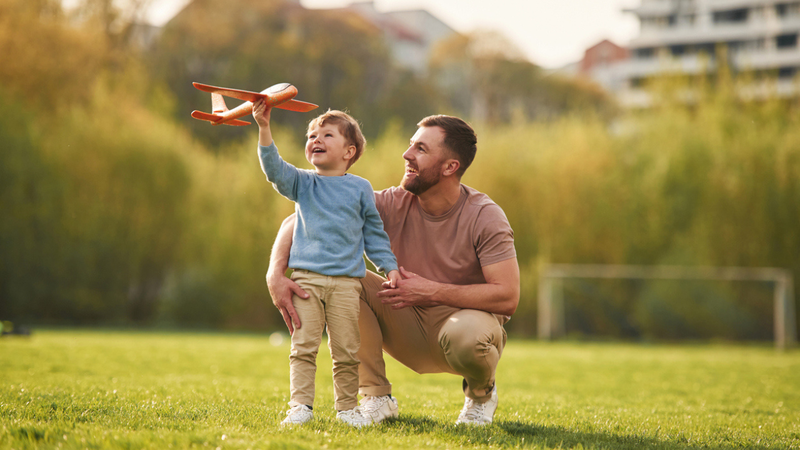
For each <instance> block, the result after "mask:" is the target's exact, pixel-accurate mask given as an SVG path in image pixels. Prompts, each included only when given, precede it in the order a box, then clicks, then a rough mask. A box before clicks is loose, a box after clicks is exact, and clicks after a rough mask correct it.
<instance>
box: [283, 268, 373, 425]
mask: <svg viewBox="0 0 800 450" xmlns="http://www.w3.org/2000/svg"><path fill="white" fill-rule="evenodd" d="M292 280H294V282H295V283H297V284H298V285H299V286H300V287H301V288H303V290H305V291H306V292H307V293H308V294H309V298H307V299H303V298H300V297H298V296H294V298H293V300H292V301H293V302H294V307H295V310H296V311H297V315H298V316H299V318H300V322H301V324H302V326H301V327H300V328H296V329H295V330H294V333H293V334H292V353H291V355H290V356H289V382H290V391H291V398H290V401H289V406H292V407H294V406H297V405H309V406H313V404H314V377H315V375H316V372H317V351H318V350H319V346H320V343H321V342H322V331H323V330H324V329H325V326H326V324H327V327H328V347H329V348H330V351H331V359H333V394H334V402H335V403H334V408H336V409H337V410H339V411H345V410H350V409H353V408H355V407H356V405H357V404H358V365H359V360H358V356H357V353H358V349H359V347H360V345H361V342H360V339H359V329H358V310H359V295H360V293H361V282H360V280H359V279H358V278H350V277H330V276H326V275H320V274H318V273H314V272H309V271H307V270H295V271H294V272H293V273H292Z"/></svg>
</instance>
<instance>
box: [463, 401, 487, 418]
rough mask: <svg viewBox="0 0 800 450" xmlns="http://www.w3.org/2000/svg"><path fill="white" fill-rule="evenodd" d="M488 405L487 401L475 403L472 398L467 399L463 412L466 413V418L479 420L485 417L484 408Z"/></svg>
mask: <svg viewBox="0 0 800 450" xmlns="http://www.w3.org/2000/svg"><path fill="white" fill-rule="evenodd" d="M485 406H486V404H485V403H475V402H474V401H473V400H472V399H469V400H468V401H467V404H465V405H464V410H463V411H462V412H461V414H463V415H464V418H466V419H471V420H477V419H482V418H483V408H484V407H485Z"/></svg>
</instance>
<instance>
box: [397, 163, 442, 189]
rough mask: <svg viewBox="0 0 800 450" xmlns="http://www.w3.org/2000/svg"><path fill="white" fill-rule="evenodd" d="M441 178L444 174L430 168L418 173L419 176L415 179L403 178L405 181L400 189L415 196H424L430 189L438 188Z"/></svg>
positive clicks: (401, 183)
mask: <svg viewBox="0 0 800 450" xmlns="http://www.w3.org/2000/svg"><path fill="white" fill-rule="evenodd" d="M441 177H442V174H441V173H440V172H439V171H437V170H436V168H433V167H430V168H428V169H425V170H421V171H419V172H417V176H415V177H412V178H408V177H403V181H401V182H400V187H402V188H403V189H405V190H407V191H408V192H411V193H412V194H414V195H422V194H423V193H424V192H425V191H427V190H428V189H430V188H432V187H433V186H436V184H438V183H439V179H441Z"/></svg>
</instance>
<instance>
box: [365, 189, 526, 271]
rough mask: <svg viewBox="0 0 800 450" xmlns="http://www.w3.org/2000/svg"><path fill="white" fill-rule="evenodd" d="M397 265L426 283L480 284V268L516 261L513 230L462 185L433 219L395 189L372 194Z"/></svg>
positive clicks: (495, 209) (409, 196)
mask: <svg viewBox="0 0 800 450" xmlns="http://www.w3.org/2000/svg"><path fill="white" fill-rule="evenodd" d="M375 203H376V205H377V207H378V212H379V213H380V215H381V219H382V220H383V227H384V229H385V230H386V233H387V234H388V235H389V240H390V241H391V244H392V252H394V254H395V256H396V257H397V264H398V265H399V266H402V267H404V268H405V269H406V270H410V271H411V272H414V273H416V274H417V275H419V276H421V277H424V278H427V279H429V280H434V281H438V282H441V283H450V284H458V285H468V284H483V283H486V279H485V278H484V277H483V271H482V270H481V268H482V267H483V266H488V265H490V264H494V263H498V262H501V261H505V260H507V259H511V258H514V257H515V256H516V255H517V254H516V250H515V249H514V232H513V230H511V226H510V225H509V223H508V219H507V218H506V215H505V214H504V213H503V210H502V209H501V208H500V207H499V206H497V204H496V203H494V202H493V201H492V200H491V199H490V198H489V196H487V195H486V194H483V193H481V192H478V191H476V190H475V189H472V188H471V187H468V186H465V185H463V184H462V185H461V196H460V197H459V199H458V201H457V202H456V204H455V205H453V207H452V208H451V209H450V211H448V212H446V213H444V214H442V215H441V216H431V215H429V214H427V213H425V211H423V210H422V208H420V206H419V199H418V198H417V196H416V195H413V194H411V193H409V192H408V191H406V190H404V189H402V188H398V187H393V188H389V189H385V190H383V191H380V192H376V193H375Z"/></svg>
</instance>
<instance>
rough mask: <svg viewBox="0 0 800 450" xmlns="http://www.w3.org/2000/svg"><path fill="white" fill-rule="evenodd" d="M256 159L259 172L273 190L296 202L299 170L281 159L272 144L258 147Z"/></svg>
mask: <svg viewBox="0 0 800 450" xmlns="http://www.w3.org/2000/svg"><path fill="white" fill-rule="evenodd" d="M258 158H259V160H260V162H261V170H262V171H263V172H264V175H266V176H267V180H268V181H269V182H271V183H272V185H273V186H274V187H275V190H276V191H278V192H279V193H280V194H281V195H283V196H284V197H286V198H288V199H289V200H292V201H297V195H298V191H299V186H300V182H301V177H300V170H299V169H297V167H295V166H293V165H291V164H289V163H287V162H286V161H284V160H283V158H281V155H280V154H279V153H278V147H276V146H275V143H274V142H273V143H272V144H270V145H269V146H267V147H264V146H262V145H259V146H258Z"/></svg>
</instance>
